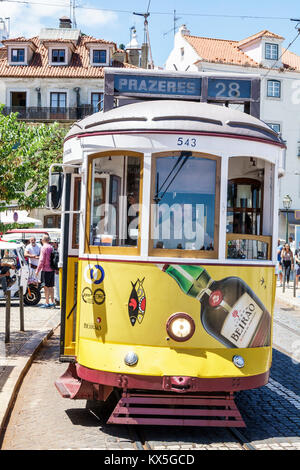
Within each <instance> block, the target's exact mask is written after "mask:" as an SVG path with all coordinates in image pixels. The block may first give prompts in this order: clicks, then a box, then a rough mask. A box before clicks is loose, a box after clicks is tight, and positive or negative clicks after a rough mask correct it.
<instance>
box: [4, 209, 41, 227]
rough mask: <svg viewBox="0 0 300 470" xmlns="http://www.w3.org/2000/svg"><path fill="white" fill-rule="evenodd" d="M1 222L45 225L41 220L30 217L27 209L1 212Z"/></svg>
mask: <svg viewBox="0 0 300 470" xmlns="http://www.w3.org/2000/svg"><path fill="white" fill-rule="evenodd" d="M0 222H1V223H2V224H13V223H18V224H34V225H43V224H42V222H41V220H39V219H33V218H32V217H28V212H27V211H17V210H16V211H11V210H9V211H4V212H0Z"/></svg>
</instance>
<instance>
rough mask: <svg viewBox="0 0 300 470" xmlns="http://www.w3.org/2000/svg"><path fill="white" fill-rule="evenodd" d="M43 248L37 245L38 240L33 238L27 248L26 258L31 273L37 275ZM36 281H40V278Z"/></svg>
mask: <svg viewBox="0 0 300 470" xmlns="http://www.w3.org/2000/svg"><path fill="white" fill-rule="evenodd" d="M40 253H41V248H40V247H39V245H38V244H37V243H36V238H35V237H31V238H30V240H29V245H27V246H26V248H25V253H24V255H25V257H26V258H28V259H29V267H30V272H32V273H35V271H36V268H37V267H38V264H39V258H40ZM36 281H37V282H38V281H39V278H36Z"/></svg>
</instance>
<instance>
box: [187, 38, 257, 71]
mask: <svg viewBox="0 0 300 470" xmlns="http://www.w3.org/2000/svg"><path fill="white" fill-rule="evenodd" d="M184 37H185V39H186V40H187V41H188V43H189V44H190V45H191V46H192V47H193V48H194V49H195V51H196V52H197V54H198V55H199V57H200V58H201V60H203V61H207V62H219V63H220V62H221V63H225V64H236V65H252V66H254V67H257V66H258V63H257V62H255V60H253V59H251V57H249V56H248V55H246V54H245V53H244V52H243V51H242V50H240V49H239V48H238V42H237V41H229V40H226V39H213V38H203V37H198V36H184Z"/></svg>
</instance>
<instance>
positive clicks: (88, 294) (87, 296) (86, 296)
mask: <svg viewBox="0 0 300 470" xmlns="http://www.w3.org/2000/svg"><path fill="white" fill-rule="evenodd" d="M81 298H82V300H83V301H84V302H85V303H86V304H92V303H93V302H94V300H93V292H92V290H91V289H90V288H89V287H85V288H84V289H83V291H82V294H81Z"/></svg>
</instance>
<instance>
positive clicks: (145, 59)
mask: <svg viewBox="0 0 300 470" xmlns="http://www.w3.org/2000/svg"><path fill="white" fill-rule="evenodd" d="M141 68H142V69H147V68H148V44H147V43H143V44H142V56H141Z"/></svg>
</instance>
